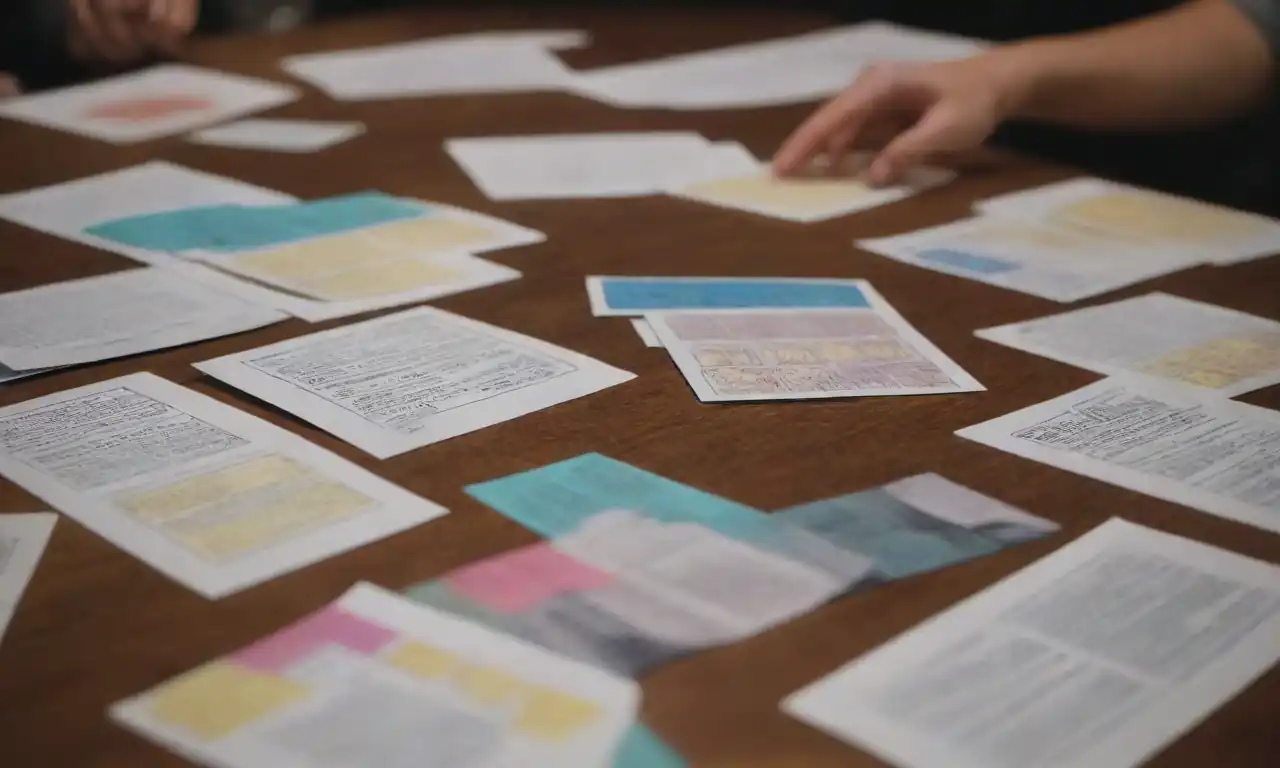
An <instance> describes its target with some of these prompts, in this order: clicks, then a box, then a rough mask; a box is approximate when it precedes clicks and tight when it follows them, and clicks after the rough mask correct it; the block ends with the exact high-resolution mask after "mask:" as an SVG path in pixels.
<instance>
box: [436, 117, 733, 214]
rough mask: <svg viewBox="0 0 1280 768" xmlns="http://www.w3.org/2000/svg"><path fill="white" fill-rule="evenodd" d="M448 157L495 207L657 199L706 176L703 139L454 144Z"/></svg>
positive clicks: (564, 137) (547, 138)
mask: <svg viewBox="0 0 1280 768" xmlns="http://www.w3.org/2000/svg"><path fill="white" fill-rule="evenodd" d="M444 146H445V151H447V152H448V153H449V156H450V157H452V158H453V159H454V161H455V162H457V163H458V165H459V166H461V168H462V169H463V171H465V172H466V174H467V175H468V176H470V177H471V181H472V182H473V183H474V184H475V185H476V186H477V187H479V188H480V191H481V192H483V193H484V194H485V195H486V196H488V197H489V198H490V199H492V200H531V199H548V198H573V197H626V196H634V195H650V194H657V193H659V192H661V191H662V190H664V189H667V188H668V187H669V186H670V185H671V184H672V183H673V182H679V181H680V180H682V179H683V178H684V176H683V175H682V174H685V173H688V172H689V169H690V168H698V167H700V164H701V163H703V162H704V157H705V155H706V152H707V150H708V147H709V146H710V143H709V142H708V141H707V140H706V139H705V138H703V137H702V136H700V135H698V134H696V133H681V132H654V133H584V134H553V135H542V136H497V137H488V138H466V139H450V140H448V141H446V142H445V145H444Z"/></svg>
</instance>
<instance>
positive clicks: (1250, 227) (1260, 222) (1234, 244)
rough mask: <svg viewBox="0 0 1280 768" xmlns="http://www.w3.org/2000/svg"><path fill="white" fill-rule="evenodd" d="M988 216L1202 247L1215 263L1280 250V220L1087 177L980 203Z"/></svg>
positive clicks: (1162, 244)
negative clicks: (990, 214)
mask: <svg viewBox="0 0 1280 768" xmlns="http://www.w3.org/2000/svg"><path fill="white" fill-rule="evenodd" d="M978 207H979V209H980V210H982V211H983V212H986V213H997V214H1002V215H1011V216H1021V217H1038V218H1042V219H1046V220H1048V221H1052V222H1055V223H1063V224H1066V225H1069V226H1075V227H1082V228H1084V229H1089V230H1092V231H1094V232H1097V233H1099V234H1102V235H1105V236H1108V237H1112V238H1117V239H1120V240H1128V241H1132V242H1136V243H1139V244H1142V245H1145V246H1147V247H1157V248H1175V249H1187V248H1196V249H1199V251H1200V253H1201V255H1202V257H1205V258H1208V259H1209V260H1210V261H1212V262H1214V263H1216V264H1235V263H1237V262H1241V261H1248V260H1250V259H1256V258H1259V257H1262V256H1270V255H1272V254H1275V253H1277V252H1280V221H1277V220H1275V219H1270V218H1267V217H1265V216H1259V215H1257V214H1253V213H1245V212H1244V211H1236V210H1232V209H1230V208H1223V207H1220V206H1216V205H1210V204H1209V203H1203V202H1200V201H1198V200H1189V199H1187V198H1182V197H1175V196H1173V195H1167V194H1164V193H1161V192H1154V191H1152V190H1148V189H1141V188H1138V187H1131V186H1127V185H1124V184H1118V183H1116V182H1111V181H1105V180H1103V179H1094V178H1083V179H1071V180H1069V181H1063V182H1058V183H1056V184H1049V185H1047V186H1043V187H1038V188H1036V189H1031V190H1026V191H1022V192H1015V193H1013V194H1009V195H1002V196H1000V197H996V198H992V199H990V200H986V201H983V202H982V203H979V206H978Z"/></svg>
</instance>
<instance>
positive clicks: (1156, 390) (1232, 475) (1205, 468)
mask: <svg viewBox="0 0 1280 768" xmlns="http://www.w3.org/2000/svg"><path fill="white" fill-rule="evenodd" d="M956 434H957V435H960V436H961V437H965V438H968V439H970V440H974V441H977V442H979V443H983V444H984V445H989V446H991V447H992V448H998V449H1000V450H1002V451H1008V452H1009V453H1012V454H1015V455H1017V456H1022V457H1024V458H1027V459H1032V460H1034V461H1040V462H1043V463H1045V464H1049V465H1051V466H1055V467H1060V468H1062V469H1065V470H1068V471H1070V472H1076V473H1078V474H1081V475H1085V476H1087V477H1092V478H1095V479H1097V480H1101V481H1103V482H1107V483H1112V484H1114V485H1118V486H1120V487H1122V488H1128V489H1130V490H1133V491H1137V492H1139V493H1145V494H1148V495H1151V496H1155V497H1157V498H1161V499H1165V500H1167V501H1171V502H1174V503H1176V504H1185V505H1186V506H1188V507H1193V508H1195V509H1199V510H1201V511H1203V512H1208V513H1209V514H1213V515H1220V516H1222V517H1226V518H1229V519H1232V520H1238V521H1240V522H1242V523H1248V524H1249V525H1256V526H1258V527H1259V528H1266V529H1267V530H1271V531H1276V532H1280V413H1276V412H1275V411H1272V410H1268V409H1266V408H1258V407H1257V406H1253V405H1245V404H1244V403H1236V402H1232V401H1230V400H1223V399H1222V398H1221V396H1219V395H1216V394H1214V393H1212V392H1208V391H1206V390H1203V389H1197V388H1192V387H1187V386H1183V385H1180V384H1174V383H1171V382H1165V381H1160V380H1157V379H1150V378H1141V377H1135V376H1115V377H1112V378H1108V379H1104V380H1102V381H1099V382H1096V383H1094V384H1091V385H1089V386H1087V387H1084V388H1082V389H1078V390H1076V391H1075V392H1070V393H1068V394H1065V395H1063V396H1061V397H1057V398H1054V399H1052V400H1046V401H1045V402H1043V403H1039V404H1038V405H1033V406H1030V407H1029V408H1024V409H1022V410H1021V411H1016V412H1014V413H1011V414H1008V415H1006V416H1001V417H1000V418H998V419H992V420H991V421H988V422H984V423H982V424H977V425H975V426H972V427H968V428H965V429H962V430H960V431H958V432H956Z"/></svg>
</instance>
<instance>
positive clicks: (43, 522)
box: [0, 512, 58, 642]
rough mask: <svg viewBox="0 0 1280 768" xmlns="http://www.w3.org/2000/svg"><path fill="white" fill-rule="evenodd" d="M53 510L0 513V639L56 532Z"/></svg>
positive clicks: (1, 639)
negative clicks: (20, 513)
mask: <svg viewBox="0 0 1280 768" xmlns="http://www.w3.org/2000/svg"><path fill="white" fill-rule="evenodd" d="M56 522H58V516H57V515H56V514H54V513H53V512H33V513H30V514H24V515H0V642H3V641H4V633H5V630H6V629H8V628H9V622H11V621H12V620H13V615H14V613H16V612H17V610H18V601H19V600H21V599H22V593H23V592H25V591H26V589H27V584H28V583H30V581H31V577H32V576H33V575H35V572H36V566H37V565H38V564H39V563H40V556H41V555H42V554H44V548H45V546H47V545H48V543H49V537H50V536H52V535H53V524H54V523H56Z"/></svg>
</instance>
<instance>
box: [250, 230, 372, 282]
mask: <svg viewBox="0 0 1280 768" xmlns="http://www.w3.org/2000/svg"><path fill="white" fill-rule="evenodd" d="M393 255H395V252H394V249H393V248H391V247H390V246H389V245H387V244H384V243H383V242H382V241H380V240H378V239H377V238H375V237H372V236H371V235H369V234H368V230H361V231H359V232H351V233H347V234H344V235H332V236H330V237H320V238H316V239H314V240H305V241H303V242H300V243H293V244H291V245H285V246H281V247H279V248H272V249H271V250H269V251H255V252H253V253H245V254H241V255H239V256H236V257H235V259H234V260H232V262H231V266H232V267H233V268H234V269H238V270H241V271H243V272H245V273H247V274H249V275H252V276H253V277H256V278H258V279H261V280H264V281H266V282H272V281H276V280H289V279H297V278H305V277H308V276H310V275H316V274H323V273H326V272H338V271H341V270H347V269H355V268H359V267H362V266H364V265H365V264H368V263H369V262H370V261H371V260H372V261H377V260H380V259H385V258H388V257H389V256H393Z"/></svg>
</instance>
